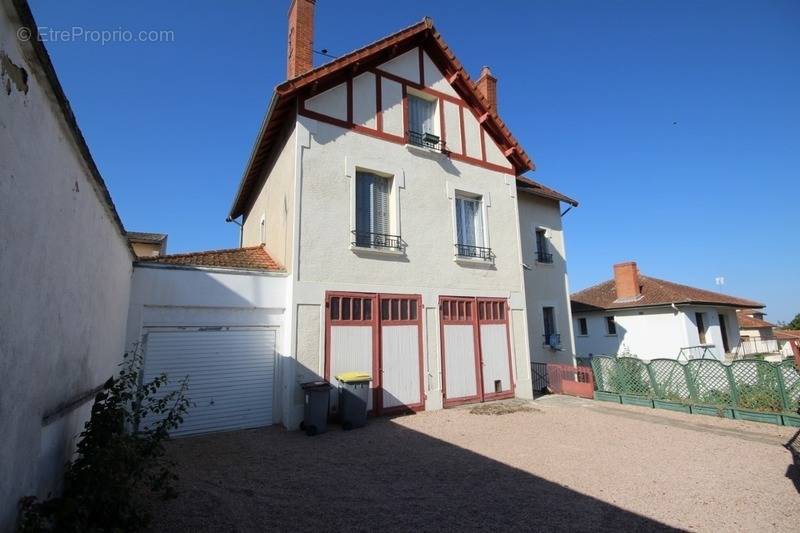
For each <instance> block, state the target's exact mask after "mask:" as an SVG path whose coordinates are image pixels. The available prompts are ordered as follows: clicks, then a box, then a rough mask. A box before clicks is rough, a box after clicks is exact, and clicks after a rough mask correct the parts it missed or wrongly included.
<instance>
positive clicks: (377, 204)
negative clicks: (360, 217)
mask: <svg viewBox="0 0 800 533" xmlns="http://www.w3.org/2000/svg"><path fill="white" fill-rule="evenodd" d="M372 217H373V218H372V221H373V222H372V232H373V233H384V234H387V233H389V180H388V179H386V178H381V177H379V176H372Z"/></svg>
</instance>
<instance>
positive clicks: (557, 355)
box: [517, 193, 575, 364]
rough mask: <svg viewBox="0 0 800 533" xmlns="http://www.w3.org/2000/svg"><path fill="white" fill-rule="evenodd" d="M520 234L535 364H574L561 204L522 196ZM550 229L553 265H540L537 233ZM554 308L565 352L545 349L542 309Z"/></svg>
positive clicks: (530, 336)
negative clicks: (540, 230)
mask: <svg viewBox="0 0 800 533" xmlns="http://www.w3.org/2000/svg"><path fill="white" fill-rule="evenodd" d="M517 196H518V201H519V219H520V222H519V232H520V241H521V246H522V259H523V262H524V263H525V264H526V265H527V266H528V267H529V268H530V270H526V271H525V296H526V301H527V303H526V307H527V310H528V334H529V339H528V342H529V344H530V353H531V361H536V362H540V363H561V364H573V363H574V362H575V359H574V356H575V345H574V343H573V337H572V327H571V324H572V321H571V311H570V305H569V284H568V278H567V255H566V246H565V243H564V231H563V227H562V224H561V211H560V205H559V202H557V201H555V200H549V199H547V198H540V197H538V196H533V195H530V194H525V193H520V194H518V195H517ZM539 228H542V229H545V230H546V235H547V237H548V239H549V243H550V252H551V253H552V254H553V262H552V263H539V262H538V261H537V256H536V230H537V229H539ZM543 307H552V308H553V309H554V314H555V319H556V330H557V331H558V332H559V333H560V334H561V345H562V350H560V351H559V350H553V349H551V348H549V347H547V346H544V315H543V311H542V308H543Z"/></svg>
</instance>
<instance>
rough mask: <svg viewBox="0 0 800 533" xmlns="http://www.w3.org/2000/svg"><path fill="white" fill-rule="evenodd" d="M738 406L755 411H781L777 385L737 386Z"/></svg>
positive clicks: (781, 406)
mask: <svg viewBox="0 0 800 533" xmlns="http://www.w3.org/2000/svg"><path fill="white" fill-rule="evenodd" d="M739 407H744V408H745V409H753V410H756V411H772V412H776V413H777V412H780V411H783V405H782V402H781V397H780V393H779V392H778V389H777V386H775V387H770V386H763V385H761V386H759V385H742V386H740V387H739Z"/></svg>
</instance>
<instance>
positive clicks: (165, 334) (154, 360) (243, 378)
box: [144, 327, 276, 435]
mask: <svg viewBox="0 0 800 533" xmlns="http://www.w3.org/2000/svg"><path fill="white" fill-rule="evenodd" d="M275 335H276V330H275V329H274V328H253V327H250V328H229V327H225V328H208V327H204V328H195V329H190V328H181V329H177V330H164V329H161V328H158V329H151V330H149V331H148V332H147V336H146V340H145V364H144V380H145V381H150V380H152V379H153V378H154V377H156V376H158V375H160V374H161V373H162V372H165V373H166V374H167V376H168V377H169V378H170V387H169V389H168V390H172V389H173V388H175V387H176V386H177V384H178V383H179V382H180V380H181V379H183V377H184V376H189V390H188V397H189V398H190V399H191V401H192V402H194V404H195V405H194V406H192V407H191V408H190V409H189V411H188V413H187V415H186V416H185V418H184V422H183V424H182V425H181V426H180V427H179V428H178V430H176V431H175V432H173V434H174V435H188V434H194V433H206V432H211V431H224V430H233V429H243V428H253V427H259V426H266V425H270V424H272V398H273V396H272V394H273V382H274V374H275Z"/></svg>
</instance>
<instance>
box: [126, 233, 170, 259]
mask: <svg viewBox="0 0 800 533" xmlns="http://www.w3.org/2000/svg"><path fill="white" fill-rule="evenodd" d="M128 242H130V243H131V247H132V248H133V252H134V253H135V254H136V257H157V256H159V255H166V253H167V236H166V235H164V234H163V233H141V232H138V231H129V232H128Z"/></svg>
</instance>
